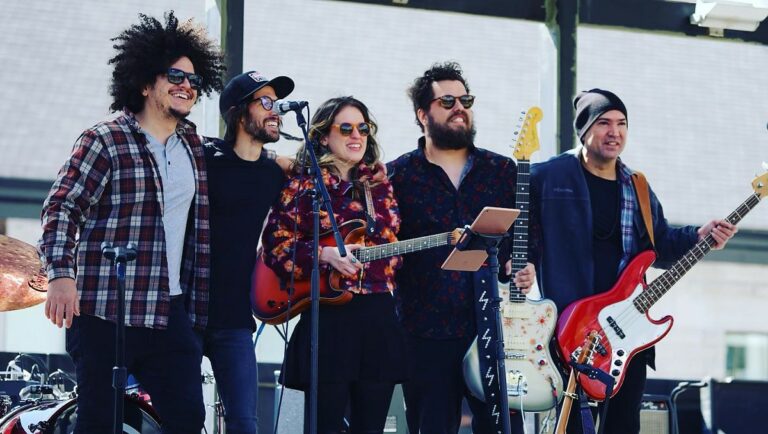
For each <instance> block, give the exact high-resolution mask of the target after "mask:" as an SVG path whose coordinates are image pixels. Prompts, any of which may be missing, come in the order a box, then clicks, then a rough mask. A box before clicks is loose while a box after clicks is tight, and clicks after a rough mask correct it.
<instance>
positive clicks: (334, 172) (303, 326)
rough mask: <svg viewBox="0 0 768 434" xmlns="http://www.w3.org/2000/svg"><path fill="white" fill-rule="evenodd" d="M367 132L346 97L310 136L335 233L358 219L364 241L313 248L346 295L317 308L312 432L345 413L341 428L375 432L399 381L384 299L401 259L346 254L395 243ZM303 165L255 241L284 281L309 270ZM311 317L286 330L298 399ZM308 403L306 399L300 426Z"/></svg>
mask: <svg viewBox="0 0 768 434" xmlns="http://www.w3.org/2000/svg"><path fill="white" fill-rule="evenodd" d="M376 129H377V127H376V123H375V122H374V120H373V119H372V117H371V115H370V113H369V111H368V108H367V107H366V106H365V104H363V103H362V102H361V101H359V100H357V99H355V98H353V97H351V96H348V97H340V98H333V99H330V100H328V101H326V102H325V103H323V104H322V105H321V106H320V108H319V109H318V110H317V112H316V113H315V115H314V116H313V118H312V122H311V127H310V131H309V138H310V143H311V145H312V146H315V148H314V150H315V152H316V154H317V156H318V160H319V163H320V166H321V171H322V177H323V182H324V183H325V185H326V187H327V188H328V192H329V194H330V198H331V205H332V207H333V210H334V214H335V217H336V220H337V222H338V224H339V225H340V226H341V227H342V229H344V228H346V227H347V226H349V225H351V224H352V223H354V221H362V222H365V223H366V230H365V236H364V241H363V242H358V243H355V244H347V245H346V249H347V253H348V255H347V256H345V257H342V256H341V255H340V254H339V249H338V248H337V247H335V246H334V247H330V246H325V247H320V249H319V251H318V254H319V255H320V256H319V258H320V265H321V268H324V269H325V270H326V272H330V271H336V272H338V274H339V275H340V276H341V278H340V280H339V286H340V288H339V289H345V290H347V291H350V292H351V293H352V294H353V296H352V299H351V301H350V302H349V303H347V304H343V305H326V304H324V305H321V307H320V319H319V321H320V331H319V387H318V409H317V415H318V419H317V420H318V433H336V432H342V431H345V430H346V429H345V427H344V417H345V415H346V414H347V409H348V407H349V419H348V420H349V431H348V432H351V433H381V432H382V431H383V429H384V422H385V420H386V417H387V411H388V409H389V403H390V400H391V398H392V393H393V390H394V386H395V384H397V383H400V382H402V381H403V380H405V365H404V363H403V358H404V353H405V342H404V337H403V334H402V331H401V329H400V325H399V323H398V321H397V318H396V316H395V305H394V301H393V298H392V291H393V289H394V285H395V280H394V274H395V270H397V269H398V268H399V267H400V265H401V261H402V259H401V258H400V257H399V256H392V257H389V258H386V259H380V260H376V261H371V262H367V263H366V264H365V265H363V264H362V263H361V261H359V260H358V259H356V258H355V256H354V254H355V251H356V250H357V249H359V248H361V247H363V246H373V245H380V244H386V243H392V242H395V241H397V238H396V234H397V231H398V229H399V226H400V216H399V212H398V209H397V203H396V202H395V199H394V196H393V193H392V186H391V185H390V184H389V182H388V181H386V180H385V181H384V182H379V183H373V182H371V181H370V180H371V178H372V175H373V172H374V171H375V170H376V167H377V163H378V162H379V156H380V149H379V145H378V143H377V141H376V138H375V134H376ZM305 146H306V145H305ZM307 162H308V160H307V157H306V155H305V153H304V149H303V148H302V149H300V150H299V153H298V155H297V159H296V163H295V170H294V176H293V177H292V178H291V179H290V180H289V181H288V183H287V185H286V187H285V188H284V189H283V191H282V195H281V197H280V199H279V201H278V203H277V204H276V205H275V206H274V207H273V209H272V213H271V215H270V217H269V220H268V223H267V226H266V228H265V230H264V235H263V240H262V241H263V245H264V252H265V254H264V261H265V263H266V264H267V265H268V266H269V267H270V268H271V269H272V270H273V271H275V273H277V274H278V275H279V276H280V277H281V278H284V279H286V280H288V279H290V277H291V275H293V277H294V279H296V280H307V279H309V278H310V274H311V270H312V249H313V243H312V238H313V219H312V199H311V197H309V196H308V195H304V194H302V193H303V192H304V191H305V190H307V189H308V188H310V187H311V186H312V184H313V179H314V178H313V177H311V176H309V175H307V174H306V171H305V170H304V169H303V168H306V163H307ZM320 226H321V233H324V232H328V231H330V229H331V223H330V219H329V218H328V215H327V213H326V212H325V210H322V211H321V213H320ZM342 232H344V231H342ZM321 278H326V276H325V275H323V276H321ZM310 318H311V316H310V313H309V312H308V311H307V312H305V313H304V314H302V316H301V319H300V320H299V323H298V325H297V326H296V329H295V330H294V331H293V334H292V336H291V339H290V342H289V344H288V351H287V353H286V358H285V362H284V365H283V372H282V376H281V382H282V383H283V384H284V385H285V386H286V387H290V388H294V389H299V390H303V391H305V394H306V392H308V389H309V382H310V372H309V371H310V365H309V363H310V347H309V344H310ZM308 407H309V399H306V400H305V430H306V425H307V423H306V422H307V420H308V417H307V415H308V410H309V408H308Z"/></svg>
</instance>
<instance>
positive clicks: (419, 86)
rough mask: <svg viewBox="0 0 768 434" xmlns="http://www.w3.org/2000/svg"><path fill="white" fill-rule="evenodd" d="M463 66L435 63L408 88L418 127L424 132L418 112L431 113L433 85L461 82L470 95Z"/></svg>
mask: <svg viewBox="0 0 768 434" xmlns="http://www.w3.org/2000/svg"><path fill="white" fill-rule="evenodd" d="M461 74H462V72H461V65H459V63H458V62H451V61H448V62H443V63H435V64H433V65H432V66H431V67H430V68H429V69H428V70H426V71H424V75H422V76H421V77H417V78H416V79H415V80H413V84H412V85H411V87H409V88H408V97H409V98H410V99H411V102H412V103H413V113H414V115H416V125H418V126H419V128H421V131H424V125H422V124H421V122H419V116H418V114H417V113H418V111H419V109H422V110H424V111H429V105H430V104H431V103H432V100H433V99H434V98H435V92H434V91H433V90H432V83H433V82H435V81H443V80H456V81H460V82H461V84H463V85H464V88H466V89H467V93H469V85H468V84H467V80H465V79H464V77H463V76H462V75H461Z"/></svg>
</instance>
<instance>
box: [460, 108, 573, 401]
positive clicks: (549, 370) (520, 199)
mask: <svg viewBox="0 0 768 434" xmlns="http://www.w3.org/2000/svg"><path fill="white" fill-rule="evenodd" d="M541 118H542V112H541V109H540V108H538V107H531V108H530V109H528V111H527V112H526V113H525V114H524V115H523V117H522V118H521V119H520V121H521V122H520V125H519V129H518V131H519V133H518V135H517V140H516V142H515V151H514V154H513V155H514V156H515V159H516V160H517V187H516V192H515V206H516V207H517V208H519V209H520V216H519V217H518V218H517V220H515V226H514V239H513V244H512V255H511V259H512V275H513V276H514V275H515V273H517V272H518V271H520V270H522V269H523V268H525V265H526V263H527V260H528V188H529V178H530V157H531V154H533V153H534V152H536V151H537V150H538V149H539V137H538V134H537V132H536V125H537V123H538V122H539V121H540V120H541ZM499 294H500V296H501V297H502V302H501V305H500V309H501V321H502V333H503V340H504V358H505V360H504V364H505V370H506V375H507V377H506V380H507V396H508V401H509V408H510V409H515V410H522V411H544V410H548V409H550V408H552V407H554V406H556V405H557V403H558V400H559V399H560V396H561V393H562V390H563V380H562V378H561V377H560V374H558V372H557V369H556V368H555V366H554V364H553V363H552V356H551V355H550V353H549V341H550V340H551V339H552V335H553V333H554V330H555V322H556V321H557V307H556V306H555V303H553V302H552V301H551V300H547V299H541V300H529V299H528V298H527V297H526V296H525V294H523V293H522V291H521V290H520V289H519V288H517V287H515V285H514V283H513V282H510V283H509V284H508V285H507V284H503V283H499ZM483 344H484V345H487V344H488V343H487V342H484V343H483ZM477 345H478V341H477V339H475V342H473V343H472V346H471V347H470V348H469V350H468V351H467V354H466V355H465V356H464V378H465V381H466V383H467V387H468V388H469V390H470V392H471V393H472V394H473V395H475V396H476V397H478V398H479V399H484V398H483V397H484V393H483V386H482V383H481V379H480V372H479V370H480V369H479V366H480V365H479V361H478V349H477Z"/></svg>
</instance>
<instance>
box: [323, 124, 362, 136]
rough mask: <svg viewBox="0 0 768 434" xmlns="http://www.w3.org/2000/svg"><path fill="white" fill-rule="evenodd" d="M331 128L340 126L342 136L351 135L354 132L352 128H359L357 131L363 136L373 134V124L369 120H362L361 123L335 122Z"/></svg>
mask: <svg viewBox="0 0 768 434" xmlns="http://www.w3.org/2000/svg"><path fill="white" fill-rule="evenodd" d="M331 128H338V129H339V133H341V135H342V136H345V137H346V136H349V135H351V134H352V130H355V129H357V132H358V133H360V135H361V136H367V135H369V134H371V124H369V123H368V122H360V123H359V124H357V125H355V124H351V123H349V122H343V123H340V124H333V125H331Z"/></svg>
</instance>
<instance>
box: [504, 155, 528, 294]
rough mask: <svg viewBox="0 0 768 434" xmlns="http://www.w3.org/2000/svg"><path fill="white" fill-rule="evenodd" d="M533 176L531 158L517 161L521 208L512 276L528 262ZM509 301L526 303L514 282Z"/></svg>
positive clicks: (519, 205)
mask: <svg viewBox="0 0 768 434" xmlns="http://www.w3.org/2000/svg"><path fill="white" fill-rule="evenodd" d="M530 178H531V162H530V161H529V160H518V161H517V186H516V190H515V206H516V207H517V208H518V209H519V210H520V215H519V216H518V217H517V220H515V227H514V236H513V238H512V252H511V254H510V259H511V260H512V276H514V275H515V273H517V272H518V271H520V270H522V269H523V268H525V265H526V263H527V262H528V205H529V200H530V199H529V196H530V194H529V184H530ZM509 301H510V302H513V303H524V302H525V294H523V292H522V291H521V290H520V289H519V288H517V287H515V285H514V283H510V285H509Z"/></svg>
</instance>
